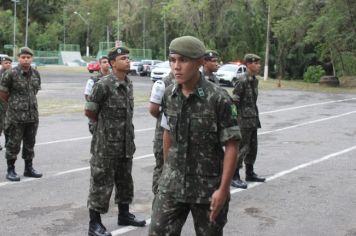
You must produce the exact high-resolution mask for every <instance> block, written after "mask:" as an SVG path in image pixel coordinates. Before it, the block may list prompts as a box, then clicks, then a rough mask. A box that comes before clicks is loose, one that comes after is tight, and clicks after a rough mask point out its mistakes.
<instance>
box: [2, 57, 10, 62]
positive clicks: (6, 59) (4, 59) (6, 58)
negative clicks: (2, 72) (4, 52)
mask: <svg viewBox="0 0 356 236" xmlns="http://www.w3.org/2000/svg"><path fill="white" fill-rule="evenodd" d="M1 61H10V62H12V59H11V58H10V57H9V56H4V57H2V58H1Z"/></svg>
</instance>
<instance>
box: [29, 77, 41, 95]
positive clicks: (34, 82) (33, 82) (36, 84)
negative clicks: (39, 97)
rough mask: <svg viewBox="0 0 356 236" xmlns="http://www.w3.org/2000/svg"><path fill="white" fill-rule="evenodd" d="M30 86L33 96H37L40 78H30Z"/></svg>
mask: <svg viewBox="0 0 356 236" xmlns="http://www.w3.org/2000/svg"><path fill="white" fill-rule="evenodd" d="M31 86H32V89H33V90H34V92H35V94H37V92H38V90H40V89H41V82H40V78H37V77H32V78H31Z"/></svg>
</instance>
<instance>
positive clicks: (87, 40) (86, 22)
mask: <svg viewBox="0 0 356 236" xmlns="http://www.w3.org/2000/svg"><path fill="white" fill-rule="evenodd" d="M73 13H74V14H76V15H78V16H79V18H80V19H82V21H83V22H84V23H85V24H86V25H87V39H86V45H87V46H86V56H87V57H89V22H88V21H87V20H86V19H84V17H83V16H82V15H81V14H80V13H79V12H77V11H75V12H73ZM87 14H88V15H89V14H90V13H89V12H88V13H87Z"/></svg>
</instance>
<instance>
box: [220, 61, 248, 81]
mask: <svg viewBox="0 0 356 236" xmlns="http://www.w3.org/2000/svg"><path fill="white" fill-rule="evenodd" d="M244 73H246V66H245V65H243V64H225V65H222V66H221V67H220V68H219V69H218V71H217V72H216V74H215V75H216V77H217V78H218V80H219V82H220V83H222V84H227V85H230V86H235V84H236V82H237V79H238V78H239V77H240V76H241V75H243V74H244Z"/></svg>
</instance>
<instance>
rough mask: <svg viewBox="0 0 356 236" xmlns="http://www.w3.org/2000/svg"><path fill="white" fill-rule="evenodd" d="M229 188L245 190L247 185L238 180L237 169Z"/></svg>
mask: <svg viewBox="0 0 356 236" xmlns="http://www.w3.org/2000/svg"><path fill="white" fill-rule="evenodd" d="M231 186H233V187H235V188H243V189H246V188H247V184H246V183H245V182H244V181H242V180H241V178H240V173H239V168H237V169H236V171H235V175H234V177H233V178H232V181H231Z"/></svg>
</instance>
